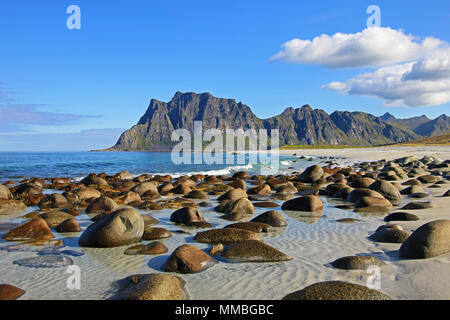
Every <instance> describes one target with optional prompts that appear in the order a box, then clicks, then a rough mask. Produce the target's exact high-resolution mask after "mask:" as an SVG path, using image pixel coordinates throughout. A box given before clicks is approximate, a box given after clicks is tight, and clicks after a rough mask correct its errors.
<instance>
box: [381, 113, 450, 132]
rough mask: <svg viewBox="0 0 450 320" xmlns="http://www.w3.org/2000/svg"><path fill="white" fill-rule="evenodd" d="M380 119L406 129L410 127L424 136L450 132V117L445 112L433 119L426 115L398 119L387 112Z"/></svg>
mask: <svg viewBox="0 0 450 320" xmlns="http://www.w3.org/2000/svg"><path fill="white" fill-rule="evenodd" d="M380 119H382V120H383V121H386V122H388V123H392V124H397V125H398V126H401V127H402V128H404V129H409V130H411V131H413V132H414V133H416V134H417V135H419V136H423V137H433V136H438V135H442V134H446V133H448V132H450V118H449V117H447V116H446V115H445V114H443V115H441V116H439V117H437V118H436V119H433V120H431V119H429V118H428V117H427V116H425V115H422V116H419V117H413V118H407V119H396V118H395V117H394V116H392V115H391V114H389V113H385V114H384V115H382V116H381V117H380Z"/></svg>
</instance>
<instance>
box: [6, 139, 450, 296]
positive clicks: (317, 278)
mask: <svg viewBox="0 0 450 320" xmlns="http://www.w3.org/2000/svg"><path fill="white" fill-rule="evenodd" d="M376 149H378V150H375V151H376V152H374V148H368V149H332V150H325V149H318V150H311V149H308V150H304V149H301V150H284V151H283V152H280V155H286V156H289V157H292V154H294V153H297V156H296V157H293V158H292V159H290V160H288V161H289V162H290V164H291V165H293V166H294V165H295V163H294V162H293V160H295V158H298V157H300V156H302V155H305V156H306V155H308V156H314V157H325V156H326V157H327V158H326V159H319V158H317V159H316V160H317V163H318V164H319V165H320V166H325V165H326V161H327V160H330V159H332V160H333V161H336V162H338V163H339V162H341V161H343V163H347V164H348V165H349V166H352V165H353V164H355V163H358V165H361V163H362V162H365V161H368V160H372V159H374V160H375V161H378V160H380V159H382V158H385V159H387V160H392V159H398V158H401V157H402V156H404V155H408V156H409V155H415V156H417V157H419V158H421V155H427V156H430V155H431V156H437V157H439V158H442V159H443V160H447V159H450V148H449V147H444V148H442V147H437V148H436V147H435V148H432V147H422V148H414V149H415V152H412V151H411V149H410V148H409V147H402V148H396V150H392V149H388V148H386V147H383V148H376ZM331 151H332V152H331ZM329 157H333V158H329ZM315 163H316V162H311V163H309V162H306V161H305V163H302V165H306V166H309V165H313V164H315ZM341 166H342V167H345V165H341ZM444 180H445V179H444ZM447 180H448V178H447ZM403 181H404V180H401V181H398V182H399V183H402V182H403ZM77 183H79V182H77ZM326 185H327V184H325V185H324V186H326ZM252 186H253V185H251V184H250V183H249V185H248V187H252ZM448 186H449V184H448V183H447V184H442V185H439V187H438V188H428V187H427V186H424V189H425V191H426V193H427V196H426V197H425V198H424V199H412V198H409V197H407V196H403V198H402V202H401V204H400V205H399V206H397V207H393V208H392V209H391V210H390V213H392V212H399V211H406V212H409V213H413V214H415V215H417V216H418V217H419V218H420V220H418V221H398V222H394V223H395V224H397V225H399V226H401V227H402V228H403V229H404V230H405V231H407V232H413V231H414V230H416V229H417V228H418V227H420V226H421V225H423V224H425V223H428V222H430V221H434V220H439V219H449V220H450V212H449V211H448V210H447V208H448V207H450V197H442V194H443V193H444V192H446V191H447V190H448ZM45 191H48V192H49V193H52V192H54V191H55V190H53V189H46V190H45ZM272 195H273V194H272ZM272 195H271V196H268V200H267V201H271V202H273V203H276V204H277V205H278V206H281V205H282V204H283V203H284V202H285V200H280V199H276V198H274V197H272ZM297 196H298V195H296V196H295V197H297ZM177 197H180V198H181V197H182V195H171V196H169V195H167V196H163V197H162V198H160V200H163V201H165V200H169V199H173V198H177ZM319 197H320V199H321V200H322V201H323V202H324V209H323V216H322V217H321V218H318V219H313V218H305V217H303V216H301V215H298V214H296V213H295V212H291V211H283V210H281V209H280V207H278V208H275V209H274V210H277V211H280V212H282V213H283V215H284V216H285V218H286V221H287V227H285V228H283V230H278V231H276V232H269V233H264V234H263V241H264V242H265V243H267V244H269V245H271V246H273V247H274V248H276V249H278V250H280V251H282V252H283V253H285V254H287V255H289V256H290V257H291V258H292V260H291V261H286V262H276V263H227V262H225V261H223V260H222V259H221V258H218V260H219V263H218V264H217V265H215V266H214V267H211V268H209V269H207V270H205V271H203V272H200V273H194V274H187V275H181V274H178V273H177V274H174V273H170V274H171V275H176V276H179V277H181V278H183V280H185V282H186V289H187V291H188V292H189V294H190V298H191V299H193V300H200V299H204V300H216V299H220V300H236V299H242V300H255V299H256V300H268V299H274V300H278V299H281V298H282V297H283V296H285V295H286V294H288V293H291V292H293V291H296V290H299V289H302V288H304V287H306V286H308V285H311V284H313V283H317V282H322V281H328V280H342V281H346V282H351V283H357V284H361V285H365V284H366V281H367V279H368V277H369V276H370V274H368V273H367V272H366V271H365V270H359V271H357V270H353V271H345V270H340V269H336V268H333V267H332V266H331V265H330V262H331V261H334V260H336V259H338V258H341V257H344V256H351V255H362V256H371V257H376V258H378V259H380V260H381V261H383V262H385V263H386V264H387V265H386V266H384V267H383V268H382V269H381V281H382V282H381V289H380V291H381V292H383V293H385V294H387V295H389V296H391V297H392V298H394V299H450V291H449V290H448V285H447V284H448V283H449V281H450V273H449V272H448V267H449V266H450V253H447V254H443V255H440V256H437V257H434V258H431V259H424V260H405V259H400V258H399V257H398V254H397V252H398V249H399V248H400V246H401V244H399V243H381V242H374V241H371V240H369V239H368V237H369V236H370V235H371V234H373V232H374V231H375V230H376V229H377V228H378V227H379V226H381V225H385V224H386V223H385V222H384V220H383V219H384V217H385V215H386V214H367V213H357V212H354V211H353V209H342V208H339V206H340V205H346V204H347V205H348V204H349V203H348V202H347V201H344V200H338V199H335V198H330V197H328V196H323V195H320V196H319ZM155 201H159V200H155ZM207 201H208V203H209V205H208V206H206V207H200V209H199V210H200V211H201V212H202V214H203V216H204V217H205V218H206V220H207V222H209V223H211V224H212V225H213V227H214V228H223V227H225V226H226V225H229V224H231V223H233V222H231V221H226V220H224V219H223V218H222V216H221V214H219V213H218V212H216V211H215V210H214V207H215V206H216V205H217V204H218V202H219V201H218V195H210V196H209V199H208V200H207ZM411 201H432V202H433V203H434V207H433V208H428V209H423V210H401V209H400V208H401V207H402V206H403V205H404V204H406V203H408V202H411ZM194 202H195V203H196V204H198V203H200V200H194ZM135 209H136V210H137V211H138V212H139V213H140V214H144V215H148V216H151V217H153V218H156V219H158V220H159V221H160V222H159V223H158V224H157V227H162V228H165V229H167V230H169V231H171V232H172V237H170V238H168V239H165V240H163V243H164V245H166V246H167V248H168V252H167V253H166V254H162V255H156V256H146V255H144V256H127V255H125V254H124V251H125V249H127V246H125V247H116V248H84V247H79V246H78V237H79V236H80V234H62V233H61V234H60V233H57V232H54V235H55V237H56V238H57V239H60V240H63V241H64V244H65V246H66V247H65V249H70V250H75V251H77V252H81V253H83V255H82V256H79V257H72V259H73V260H74V262H75V264H76V265H77V266H79V267H80V268H81V270H82V279H83V280H82V287H81V290H80V291H77V290H75V291H74V290H67V288H66V287H65V283H66V280H67V277H68V275H67V274H66V273H65V271H66V270H65V268H58V269H46V268H27V267H23V266H18V265H16V264H14V263H13V262H14V261H16V260H18V259H22V258H29V257H32V256H36V253H32V252H29V251H26V250H25V251H14V252H7V251H5V250H0V269H1V270H2V274H1V275H0V283H11V284H13V285H16V286H18V287H21V288H23V289H24V290H26V292H27V294H26V295H25V296H24V297H23V299H38V300H39V299H57V300H61V299H94V300H100V299H106V298H109V297H110V296H111V295H112V293H113V292H114V287H113V283H114V282H115V281H117V280H120V279H122V278H124V277H127V276H129V275H132V274H148V273H165V272H164V271H163V267H164V264H165V262H166V260H167V259H168V257H169V255H170V254H171V253H172V252H173V251H174V250H175V249H176V248H177V247H179V246H180V245H181V244H186V243H187V244H190V245H193V246H195V247H197V248H199V249H201V250H203V251H204V252H209V249H210V245H208V244H203V243H199V242H196V241H194V240H193V239H192V238H193V236H194V235H195V234H196V233H197V232H199V231H203V230H201V229H196V228H192V227H186V226H182V225H175V224H173V223H172V222H170V220H169V219H168V217H169V216H170V215H171V214H172V213H173V212H174V211H175V209H170V208H163V209H162V210H158V211H154V210H144V209H139V208H137V207H135ZM34 210H39V208H37V207H36V206H31V207H28V209H27V211H26V212H24V213H22V214H18V215H10V216H5V215H1V214H0V226H2V225H4V224H6V225H7V224H8V223H16V224H20V223H23V222H24V221H26V220H24V219H23V215H24V214H26V213H29V212H31V211H34ZM77 210H79V211H80V215H79V216H78V217H77V221H78V222H79V224H80V226H81V227H82V228H83V230H85V229H86V227H88V226H89V225H91V224H92V220H91V216H89V215H87V214H85V212H84V210H85V208H84V207H80V208H77ZM268 210H270V209H268V208H260V207H255V212H254V215H253V216H252V217H256V216H258V215H260V214H262V213H264V212H266V211H268ZM343 218H353V219H359V220H360V221H359V222H354V223H348V224H347V223H339V222H337V220H339V219H343ZM249 219H250V218H248V219H244V220H243V221H248V220H249ZM177 230H178V231H179V230H181V231H183V232H184V233H177V232H176V231H177ZM143 243H148V242H143ZM12 244H14V243H12V242H6V241H4V240H0V248H4V247H6V246H9V245H12Z"/></svg>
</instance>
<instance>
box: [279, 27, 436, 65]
mask: <svg viewBox="0 0 450 320" xmlns="http://www.w3.org/2000/svg"><path fill="white" fill-rule="evenodd" d="M442 45H443V42H442V41H441V40H439V39H436V38H432V37H427V38H425V39H423V40H420V39H417V38H415V37H414V36H412V35H407V34H405V33H404V32H403V31H401V30H393V29H391V28H368V29H364V30H363V31H361V32H357V33H353V34H346V33H336V34H334V35H332V36H329V35H326V34H323V35H321V36H319V37H315V38H314V39H313V40H302V39H293V40H290V41H288V42H286V43H284V44H283V46H282V48H283V49H282V50H281V51H280V52H278V53H277V54H276V55H275V56H273V57H272V58H271V60H284V61H288V62H292V63H301V64H316V65H321V66H326V67H328V68H361V67H379V66H385V65H389V64H393V63H398V62H404V61H408V60H415V59H419V58H421V57H424V56H426V55H427V54H429V53H431V52H433V51H435V50H436V49H438V48H440V47H441V46H442Z"/></svg>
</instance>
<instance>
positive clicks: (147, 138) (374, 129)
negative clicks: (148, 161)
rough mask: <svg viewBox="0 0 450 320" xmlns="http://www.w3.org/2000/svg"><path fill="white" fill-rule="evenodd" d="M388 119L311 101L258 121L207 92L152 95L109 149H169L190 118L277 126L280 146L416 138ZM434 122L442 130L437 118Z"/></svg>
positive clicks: (233, 125) (210, 123)
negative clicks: (324, 107) (138, 116)
mask: <svg viewBox="0 0 450 320" xmlns="http://www.w3.org/2000/svg"><path fill="white" fill-rule="evenodd" d="M389 119H390V118H389ZM394 119H395V118H394ZM391 120H392V119H390V120H389V122H387V121H384V120H383V119H381V118H380V117H376V116H374V115H371V114H368V113H364V112H342V111H336V112H333V113H332V114H331V115H329V114H328V113H326V112H325V111H324V110H320V109H313V108H311V106H309V105H305V106H303V107H301V108H297V109H294V108H287V109H286V110H284V111H283V113H281V114H280V115H278V116H275V117H272V118H269V119H260V118H258V117H257V116H256V115H255V114H254V113H253V112H252V110H251V109H250V107H249V106H247V105H245V104H243V103H242V102H236V101H235V100H234V99H224V98H216V97H213V96H212V95H211V94H209V93H201V94H196V93H193V92H189V93H181V92H177V93H176V94H175V96H174V97H173V98H172V99H171V100H170V101H169V102H161V101H158V100H156V99H152V100H151V101H150V105H149V106H148V109H147V111H146V112H145V114H144V115H143V116H142V117H141V119H140V120H139V122H138V123H137V124H136V125H135V126H133V127H132V128H131V129H129V130H127V131H125V132H124V133H123V134H122V135H121V136H120V138H119V140H118V141H117V143H116V145H115V146H113V147H111V148H109V149H108V150H120V151H125V150H148V151H168V150H171V148H172V146H173V145H175V144H176V143H177V142H172V141H171V134H172V131H173V130H176V129H181V128H183V129H187V130H188V131H190V132H193V128H194V121H202V122H203V131H205V130H207V129H211V128H215V129H219V130H222V131H224V130H225V129H234V130H236V129H239V128H242V129H244V130H247V129H250V128H254V129H267V130H268V133H269V134H270V129H279V130H280V135H279V136H280V145H286V144H289V145H295V144H297V145H299V144H314V145H325V144H327V145H357V146H370V145H382V144H392V143H399V142H406V141H411V140H414V139H418V138H420V136H419V135H418V134H416V133H414V132H413V131H412V130H410V129H409V128H407V127H405V126H404V125H402V124H397V123H395V122H391ZM445 121H447V120H445ZM445 121H444V122H445ZM436 126H438V127H439V128H441V130H445V129H444V125H442V124H441V123H440V122H439V124H436ZM423 130H424V131H426V130H429V129H427V128H424V129H423ZM435 130H437V129H435Z"/></svg>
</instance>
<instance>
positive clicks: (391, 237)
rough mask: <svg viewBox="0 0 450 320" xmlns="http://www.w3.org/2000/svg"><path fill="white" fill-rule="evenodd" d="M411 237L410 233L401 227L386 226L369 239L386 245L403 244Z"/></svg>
mask: <svg viewBox="0 0 450 320" xmlns="http://www.w3.org/2000/svg"><path fill="white" fill-rule="evenodd" d="M409 235H410V234H409V232H407V231H405V230H403V229H402V228H401V227H400V226H392V225H385V226H381V227H379V228H378V229H377V230H376V231H375V233H374V234H372V235H371V236H370V237H369V239H371V240H373V241H376V242H384V243H403V242H405V241H406V239H408V237H409Z"/></svg>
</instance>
